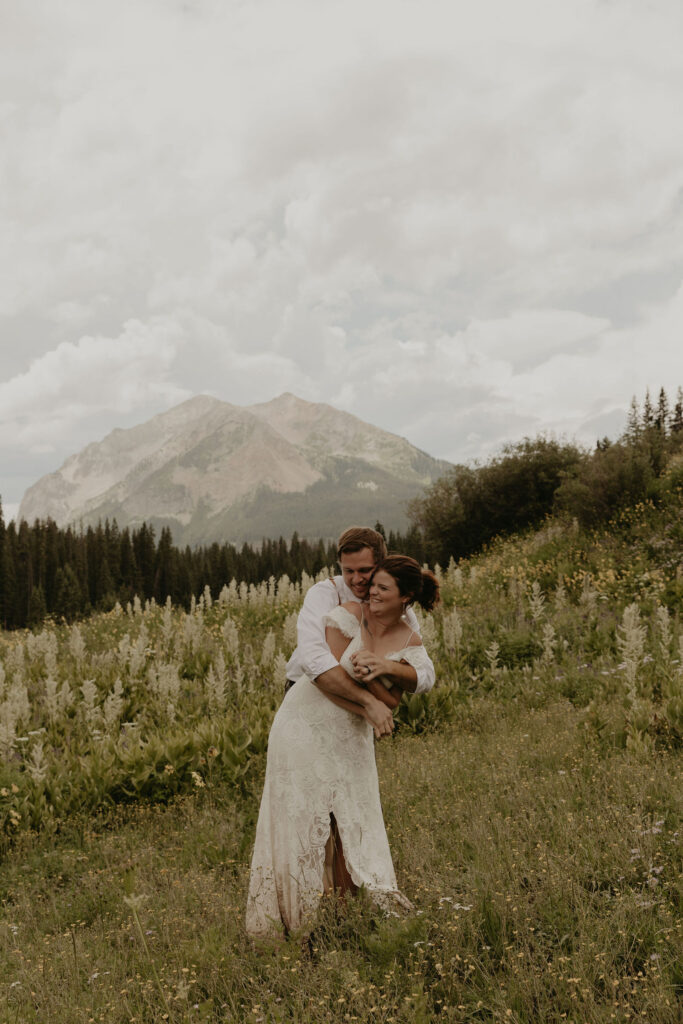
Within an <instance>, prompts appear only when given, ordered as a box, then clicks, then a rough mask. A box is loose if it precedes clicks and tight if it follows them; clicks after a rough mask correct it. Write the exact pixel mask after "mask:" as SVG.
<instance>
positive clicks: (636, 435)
mask: <svg viewBox="0 0 683 1024" xmlns="http://www.w3.org/2000/svg"><path fill="white" fill-rule="evenodd" d="M641 433H642V427H641V425H640V410H639V408H638V402H637V400H636V396H635V395H634V396H633V398H632V399H631V406H630V408H629V412H628V419H627V421H626V430H625V432H624V441H626V443H627V444H630V445H636V444H638V441H639V440H640V435H641Z"/></svg>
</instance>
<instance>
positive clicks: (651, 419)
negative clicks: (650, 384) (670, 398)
mask: <svg viewBox="0 0 683 1024" xmlns="http://www.w3.org/2000/svg"><path fill="white" fill-rule="evenodd" d="M642 423H643V427H644V429H645V430H649V429H650V427H653V426H654V423H655V412H654V409H653V408H652V399H651V398H650V389H649V388H647V390H646V391H645V402H644V403H643V419H642Z"/></svg>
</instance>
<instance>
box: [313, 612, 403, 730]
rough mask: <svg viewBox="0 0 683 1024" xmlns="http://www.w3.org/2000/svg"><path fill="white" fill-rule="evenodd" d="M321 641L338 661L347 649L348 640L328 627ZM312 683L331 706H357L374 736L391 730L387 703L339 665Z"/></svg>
mask: <svg viewBox="0 0 683 1024" xmlns="http://www.w3.org/2000/svg"><path fill="white" fill-rule="evenodd" d="M325 640H326V643H327V645H328V650H329V651H330V653H331V654H332V655H333V657H335V658H336V659H337V661H338V659H339V658H341V656H342V654H343V653H344V651H345V650H346V648H347V646H348V643H349V638H348V637H347V636H344V634H343V633H342V632H341V631H340V630H338V629H336V628H334V627H332V626H328V627H327V628H326V630H325ZM313 682H314V683H315V685H316V686H317V687H318V689H319V690H321V691H322V692H323V693H324V694H325V696H326V697H329V699H330V700H332V701H333V702H334V703H335V704H340V702H341V701H343V703H341V704H340V706H341V707H344V706H346V703H347V702H349V701H351V702H353V703H354V704H358V705H360V707H361V709H362V711H361V713H362V714H363V715H364V717H365V718H367V720H368V721H369V722H370V724H371V725H372V727H373V729H374V730H375V735H376V736H378V737H379V736H383V735H387V734H388V733H390V732H391V731H392V730H393V728H394V720H393V717H392V714H391V706H390V704H389V702H387V701H385V700H382V699H378V698H377V697H376V696H375V695H374V694H373V693H372V692H371V691H370V690H369V689H366V687H365V686H361V685H359V684H358V683H357V682H356V681H355V679H352V678H351V676H350V675H349V674H348V672H347V671H346V670H345V669H343V668H342V667H341V665H339V664H337V665H336V667H335V668H331V669H328V671H327V672H323V673H322V674H321V675H319V676H317V678H316V679H314V680H313ZM379 685H380V686H381V685H382V684H381V683H380V684H379ZM347 710H351V709H348V708H347Z"/></svg>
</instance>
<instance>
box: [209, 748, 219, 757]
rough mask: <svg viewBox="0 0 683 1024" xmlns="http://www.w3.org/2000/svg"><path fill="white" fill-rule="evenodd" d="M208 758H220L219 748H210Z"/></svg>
mask: <svg viewBox="0 0 683 1024" xmlns="http://www.w3.org/2000/svg"><path fill="white" fill-rule="evenodd" d="M206 756H207V757H211V758H214V757H218V748H217V747H209V749H208V750H207V752H206Z"/></svg>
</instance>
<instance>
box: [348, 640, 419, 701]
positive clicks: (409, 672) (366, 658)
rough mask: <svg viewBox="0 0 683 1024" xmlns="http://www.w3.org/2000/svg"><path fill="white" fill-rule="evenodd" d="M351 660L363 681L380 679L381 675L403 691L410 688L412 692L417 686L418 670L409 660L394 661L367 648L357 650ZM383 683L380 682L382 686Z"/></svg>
mask: <svg viewBox="0 0 683 1024" xmlns="http://www.w3.org/2000/svg"><path fill="white" fill-rule="evenodd" d="M351 662H352V664H353V667H354V669H355V671H356V672H357V673H358V677H359V678H360V679H362V680H363V682H366V680H367V682H368V683H369V682H371V681H372V680H373V679H378V678H379V677H380V676H384V678H386V679H389V680H390V682H391V683H392V684H393V686H392V689H393V688H394V687H398V688H399V689H400V690H401V691H404V690H408V691H409V692H410V693H414V692H415V687H416V686H417V672H416V671H415V669H414V668H413V666H412V665H409V664H408V662H407V661H393V660H392V659H391V658H382V657H381V656H380V655H378V654H375V653H374V652H373V651H368V650H367V649H366V648H362V649H361V650H360V651H356V653H355V654H352V655H351ZM366 668H369V669H370V671H369V672H366V671H365V669H366ZM381 685H382V684H381V683H380V686H381Z"/></svg>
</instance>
